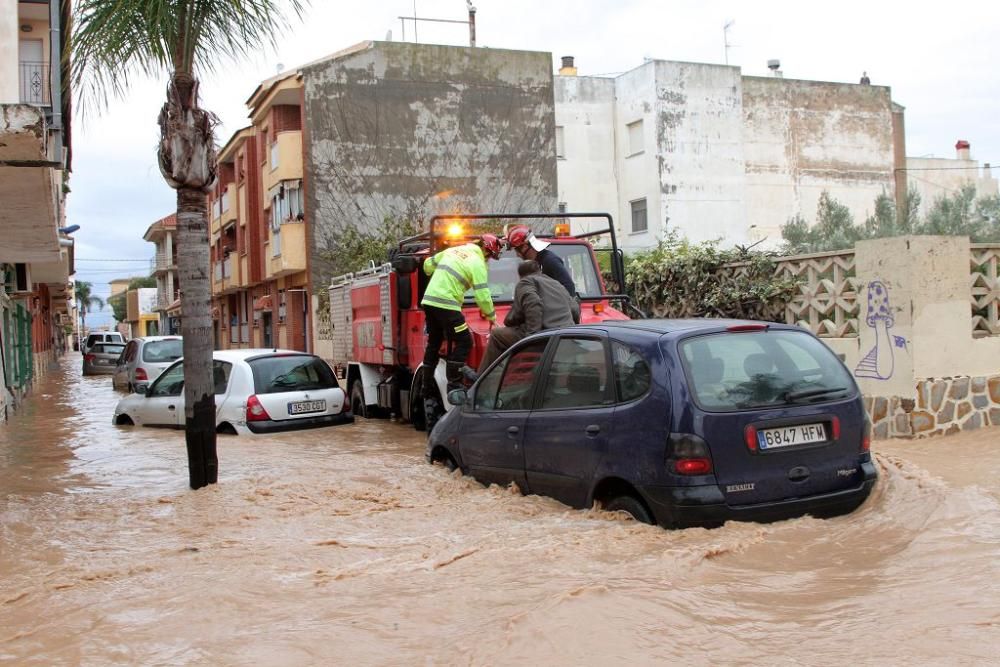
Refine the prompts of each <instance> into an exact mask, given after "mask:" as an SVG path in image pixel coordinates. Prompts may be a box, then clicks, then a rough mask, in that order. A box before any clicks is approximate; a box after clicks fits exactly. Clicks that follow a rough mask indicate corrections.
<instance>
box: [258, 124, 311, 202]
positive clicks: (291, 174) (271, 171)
mask: <svg viewBox="0 0 1000 667" xmlns="http://www.w3.org/2000/svg"><path fill="white" fill-rule="evenodd" d="M269 150H270V159H269V160H268V163H267V165H266V166H265V167H264V192H268V191H270V190H271V188H273V187H274V186H276V185H278V184H279V183H280V182H281V181H292V180H297V179H300V178H302V132H300V131H298V130H289V131H286V132H279V133H278V136H277V139H276V140H275V142H274V143H273V144H271V146H270V148H269Z"/></svg>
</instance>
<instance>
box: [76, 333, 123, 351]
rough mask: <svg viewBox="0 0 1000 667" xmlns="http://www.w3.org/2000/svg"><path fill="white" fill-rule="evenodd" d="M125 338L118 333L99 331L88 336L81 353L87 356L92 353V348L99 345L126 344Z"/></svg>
mask: <svg viewBox="0 0 1000 667" xmlns="http://www.w3.org/2000/svg"><path fill="white" fill-rule="evenodd" d="M124 342H125V338H124V337H123V336H122V335H121V334H120V333H118V332H117V331H98V332H96V333H92V334H88V335H87V337H86V338H85V339H84V341H83V349H82V350H81V352H83V353H84V354H86V353H87V352H90V348H92V347H94V346H95V345H97V344H98V343H124Z"/></svg>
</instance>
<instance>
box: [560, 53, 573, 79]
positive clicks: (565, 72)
mask: <svg viewBox="0 0 1000 667" xmlns="http://www.w3.org/2000/svg"><path fill="white" fill-rule="evenodd" d="M559 74H560V75H562V76H576V65H574V64H573V56H563V57H562V67H560V68H559Z"/></svg>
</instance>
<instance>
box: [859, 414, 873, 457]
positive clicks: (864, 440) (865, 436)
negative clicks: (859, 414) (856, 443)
mask: <svg viewBox="0 0 1000 667" xmlns="http://www.w3.org/2000/svg"><path fill="white" fill-rule="evenodd" d="M871 448H872V423H871V422H870V421H868V418H867V417H865V426H864V429H863V430H862V431H861V452H862V453H864V452H870V451H871Z"/></svg>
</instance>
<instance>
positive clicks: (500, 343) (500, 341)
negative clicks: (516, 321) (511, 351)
mask: <svg viewBox="0 0 1000 667" xmlns="http://www.w3.org/2000/svg"><path fill="white" fill-rule="evenodd" d="M522 338H524V334H522V333H521V332H520V331H519V330H518V329H514V328H512V327H494V328H493V331H491V332H490V342H489V344H488V345H487V346H486V352H485V353H484V354H483V360H482V361H481V362H479V372H480V374H482V372H483V371H485V370H486V369H487V367H489V365H490V364H492V363H493V361H494V360H495V359H496V358H497V357H499V356H500V355H501V354H503V351H504V350H506V349H507V348H508V347H510V346H511V345H513V344H514V343H516V342H517V341H519V340H521V339H522Z"/></svg>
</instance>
